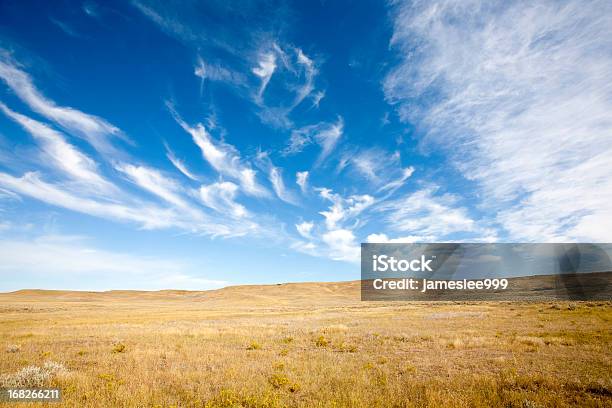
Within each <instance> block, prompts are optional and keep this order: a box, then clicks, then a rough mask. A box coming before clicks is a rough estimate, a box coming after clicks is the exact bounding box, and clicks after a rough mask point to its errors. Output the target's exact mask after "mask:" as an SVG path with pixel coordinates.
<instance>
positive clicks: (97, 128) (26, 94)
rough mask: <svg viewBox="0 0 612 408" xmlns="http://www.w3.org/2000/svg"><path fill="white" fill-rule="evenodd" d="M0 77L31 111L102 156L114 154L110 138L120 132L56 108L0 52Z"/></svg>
mask: <svg viewBox="0 0 612 408" xmlns="http://www.w3.org/2000/svg"><path fill="white" fill-rule="evenodd" d="M0 78H2V79H3V80H4V81H5V82H6V84H7V85H8V86H9V87H10V88H11V89H12V90H13V92H14V93H15V94H16V95H17V96H18V97H19V98H20V99H21V100H22V101H24V102H25V103H26V104H27V105H28V106H29V107H30V108H31V109H32V110H33V111H35V112H37V113H39V114H41V115H43V116H44V117H46V118H47V119H49V120H52V121H54V122H56V123H57V124H59V125H60V126H62V127H63V128H64V129H66V130H67V131H69V132H70V133H72V134H74V135H75V136H78V137H81V138H83V139H85V140H87V141H88V142H89V143H90V144H91V145H92V146H93V147H95V148H96V150H98V151H100V152H102V153H115V154H116V153H117V151H116V149H115V148H113V147H112V145H111V144H110V141H109V137H112V136H119V137H124V136H123V135H122V134H121V131H120V130H119V129H118V128H116V127H115V126H113V125H111V124H110V123H108V122H107V121H106V120H104V119H102V118H100V117H97V116H94V115H89V114H87V113H83V112H81V111H79V110H76V109H74V108H70V107H64V106H57V105H56V104H55V102H53V101H51V100H49V99H47V98H46V97H45V96H44V95H42V94H41V93H40V92H39V91H38V89H36V87H35V86H34V84H33V82H32V79H31V78H30V76H29V75H28V74H27V73H26V72H24V71H22V70H21V69H19V68H17V66H16V64H15V63H14V62H13V61H11V60H10V59H9V58H8V57H6V55H5V53H3V52H0Z"/></svg>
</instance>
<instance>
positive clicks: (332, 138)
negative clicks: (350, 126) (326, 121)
mask: <svg viewBox="0 0 612 408" xmlns="http://www.w3.org/2000/svg"><path fill="white" fill-rule="evenodd" d="M343 130H344V120H343V119H342V118H338V120H337V121H336V123H334V124H332V125H331V126H328V127H325V128H324V129H322V130H321V131H319V132H317V133H316V134H315V135H314V137H315V140H316V141H317V143H318V144H319V145H320V146H321V153H320V154H319V157H318V158H317V161H316V163H315V166H317V165H320V164H321V163H323V162H324V161H325V159H326V158H327V157H328V156H329V155H330V153H331V152H332V151H333V150H334V148H335V147H336V145H337V144H338V141H339V140H340V137H342V131H343Z"/></svg>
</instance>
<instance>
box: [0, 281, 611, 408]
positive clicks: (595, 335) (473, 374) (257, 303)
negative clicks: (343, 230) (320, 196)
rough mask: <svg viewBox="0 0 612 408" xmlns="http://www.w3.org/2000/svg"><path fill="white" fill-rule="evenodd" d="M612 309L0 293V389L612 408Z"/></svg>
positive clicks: (320, 291) (302, 401) (297, 297)
mask: <svg viewBox="0 0 612 408" xmlns="http://www.w3.org/2000/svg"><path fill="white" fill-rule="evenodd" d="M611 306H612V304H611V303H610V302H539V303H517V302H514V303H487V302H472V303H416V302H414V303H404V302H394V303H392V302H389V303H380V302H378V303H377V302H370V303H366V302H361V301H360V300H359V283H358V282H347V283H312V284H311V283H306V284H285V285H271V286H242V287H231V288H226V289H221V290H217V291H209V292H181V291H162V292H122V291H114V292H105V293H94V292H51V291H20V292H15V293H10V294H0V339H1V344H0V346H1V347H2V350H0V353H1V355H2V358H1V359H0V373H1V379H0V381H1V382H2V385H8V386H15V385H21V386H41V385H48V386H58V387H61V389H62V390H63V402H62V403H61V404H54V405H53V406H66V407H171V406H176V407H283V406H291V407H293V406H297V407H311V406H316V407H411V406H433V407H437V406H457V407H491V406H505V407H525V408H530V407H548V406H560V407H563V406H599V407H604V406H607V407H610V406H612V351H611V350H612V342H611V340H612V332H611V328H612V326H611V321H612V307H611ZM26 405H27V406H36V405H37V404H35V403H34V404H26ZM39 405H42V404H39Z"/></svg>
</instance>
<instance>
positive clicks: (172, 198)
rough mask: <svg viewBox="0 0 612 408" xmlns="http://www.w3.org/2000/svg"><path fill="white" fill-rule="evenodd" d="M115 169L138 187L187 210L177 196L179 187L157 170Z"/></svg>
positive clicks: (132, 166) (183, 201)
mask: <svg viewBox="0 0 612 408" xmlns="http://www.w3.org/2000/svg"><path fill="white" fill-rule="evenodd" d="M115 168H116V169H117V170H118V171H120V172H122V173H124V174H125V175H126V176H128V178H129V179H130V180H131V181H132V182H134V183H135V184H136V185H138V186H139V187H141V188H143V189H145V190H147V191H149V192H151V193H153V194H155V195H156V196H158V197H160V198H162V199H164V200H165V201H167V202H169V203H171V204H174V205H176V206H177V207H181V208H183V209H187V208H189V204H188V203H187V202H186V201H185V200H184V199H183V198H182V197H181V196H180V194H179V190H180V189H181V188H180V185H179V184H178V183H177V182H175V181H174V180H172V179H170V178H168V177H166V176H164V175H163V174H161V173H160V172H159V171H158V170H156V169H153V168H150V167H146V166H134V165H132V164H118V165H117V166H115Z"/></svg>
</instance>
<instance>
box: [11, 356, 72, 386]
mask: <svg viewBox="0 0 612 408" xmlns="http://www.w3.org/2000/svg"><path fill="white" fill-rule="evenodd" d="M66 371H67V370H66V368H65V367H64V366H63V365H62V364H60V363H56V362H54V361H47V362H45V364H44V365H43V366H42V367H38V366H28V367H25V368H22V369H21V370H19V371H18V372H16V373H14V374H4V375H2V376H1V377H0V386H2V387H19V388H36V387H43V386H45V385H47V384H48V383H49V381H50V380H51V379H52V378H53V377H55V376H58V375H61V374H64V373H65V372H66Z"/></svg>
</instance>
